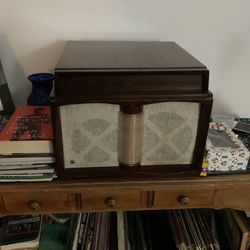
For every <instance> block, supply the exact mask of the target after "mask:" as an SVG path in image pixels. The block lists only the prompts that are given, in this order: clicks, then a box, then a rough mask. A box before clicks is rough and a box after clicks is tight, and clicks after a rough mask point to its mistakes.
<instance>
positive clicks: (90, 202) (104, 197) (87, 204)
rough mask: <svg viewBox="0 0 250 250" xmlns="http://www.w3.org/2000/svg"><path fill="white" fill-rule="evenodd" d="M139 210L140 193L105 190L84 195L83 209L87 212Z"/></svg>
mask: <svg viewBox="0 0 250 250" xmlns="http://www.w3.org/2000/svg"><path fill="white" fill-rule="evenodd" d="M138 208H140V192H139V191H120V190H119V191H116V190H103V191H97V192H86V193H82V209H83V210H86V211H93V210H95V211H98V210H113V209H114V210H126V209H138Z"/></svg>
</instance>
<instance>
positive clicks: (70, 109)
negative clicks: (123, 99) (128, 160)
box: [60, 103, 119, 168]
mask: <svg viewBox="0 0 250 250" xmlns="http://www.w3.org/2000/svg"><path fill="white" fill-rule="evenodd" d="M118 111H119V106H118V105H112V104H103V103H102V104H101V103H91V104H90V103H88V104H76V105H66V106H61V107H60V118H61V127H62V138H63V152H64V164H65V168H77V167H79V168H84V167H105V166H118V159H117V141H118Z"/></svg>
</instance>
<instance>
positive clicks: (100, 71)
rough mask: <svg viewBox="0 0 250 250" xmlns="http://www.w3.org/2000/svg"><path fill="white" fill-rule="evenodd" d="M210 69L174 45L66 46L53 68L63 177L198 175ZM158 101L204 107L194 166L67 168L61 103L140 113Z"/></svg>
mask: <svg viewBox="0 0 250 250" xmlns="http://www.w3.org/2000/svg"><path fill="white" fill-rule="evenodd" d="M208 78H209V71H208V69H207V68H206V67H205V66H204V65H203V64H201V63H200V62H199V61H198V60H196V59H195V58H194V57H192V56H191V55H190V54H188V53H187V52H186V51H185V50H183V49H182V48H181V47H179V46H178V45H177V44H176V43H174V42H80V41H79V42H68V43H67V44H66V47H65V50H64V52H63V54H62V57H61V59H60V61H59V63H58V66H57V68H56V70H55V106H56V107H55V108H54V112H53V113H54V118H55V119H54V121H55V123H54V124H55V126H54V128H55V137H56V144H55V153H56V161H57V166H58V167H57V168H58V174H59V176H60V177H61V178H72V177H78V178H91V179H98V178H100V179H103V178H104V179H105V178H110V179H117V178H120V177H122V178H125V179H126V178H130V179H134V178H139V179H147V178H155V177H158V176H165V177H166V176H173V175H176V176H178V175H182V174H185V175H187V176H188V175H194V174H195V175H196V174H197V173H198V172H199V169H200V166H201V163H202V158H203V157H202V155H203V151H204V147H205V141H206V135H207V130H208V123H209V119H210V114H211V108H212V102H213V98H212V94H211V93H210V92H209V91H208ZM158 102H195V103H199V104H200V114H199V123H198V131H197V138H196V143H195V149H194V154H193V163H192V164H190V165H188V166H184V165H175V166H138V167H134V168H129V169H124V168H122V167H113V166H110V167H101V168H98V167H96V168H82V169H64V160H63V143H62V134H61V125H60V116H59V107H60V106H61V105H68V104H79V103H112V104H118V105H120V106H121V110H127V112H128V113H130V114H132V113H136V112H137V111H138V110H140V109H141V108H138V107H141V106H142V105H145V104H150V103H158Z"/></svg>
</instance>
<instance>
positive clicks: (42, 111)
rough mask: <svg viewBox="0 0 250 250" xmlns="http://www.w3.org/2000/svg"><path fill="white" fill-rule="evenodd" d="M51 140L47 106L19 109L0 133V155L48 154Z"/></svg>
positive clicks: (50, 125)
mask: <svg viewBox="0 0 250 250" xmlns="http://www.w3.org/2000/svg"><path fill="white" fill-rule="evenodd" d="M52 139H53V131H52V122H51V111H50V107H49V106H23V107H19V108H17V109H16V111H15V112H14V114H13V115H12V116H11V118H10V120H9V121H8V122H7V124H6V126H5V127H4V129H3V130H2V132H1V133H0V155H12V154H50V153H53V146H52Z"/></svg>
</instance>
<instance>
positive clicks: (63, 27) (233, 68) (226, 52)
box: [0, 0, 250, 117]
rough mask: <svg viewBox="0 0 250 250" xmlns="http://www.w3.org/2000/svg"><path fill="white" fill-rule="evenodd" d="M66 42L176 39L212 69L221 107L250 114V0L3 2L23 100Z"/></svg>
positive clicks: (3, 43) (6, 57)
mask: <svg viewBox="0 0 250 250" xmlns="http://www.w3.org/2000/svg"><path fill="white" fill-rule="evenodd" d="M66 40H165V41H167V40H170V41H176V42H177V43H178V44H179V45H181V46H182V47H183V48H185V49H186V50H187V51H189V52H190V53H191V54H193V55H194V56H195V57H196V58H197V59H199V60H200V61H201V62H203V63H204V64H206V65H207V67H208V68H209V70H210V89H211V90H212V92H213V93H214V97H215V103H214V109H213V111H214V113H225V114H234V115H236V116H246V117H250V98H249V96H250V1H247V0H219V1H218V0H210V1H201V0H0V56H1V60H2V63H3V66H4V69H5V72H6V75H7V79H8V81H9V84H10V88H11V92H12V94H13V96H14V99H15V103H16V105H20V104H24V103H25V100H26V97H27V95H28V93H29V91H30V84H29V82H28V81H27V80H26V76H27V75H28V74H30V73H33V72H39V71H51V72H53V69H54V67H55V65H56V62H57V60H58V58H59V55H60V53H61V51H62V48H63V45H64V42H65V41H66Z"/></svg>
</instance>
